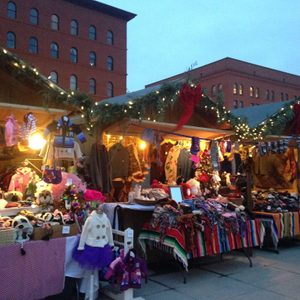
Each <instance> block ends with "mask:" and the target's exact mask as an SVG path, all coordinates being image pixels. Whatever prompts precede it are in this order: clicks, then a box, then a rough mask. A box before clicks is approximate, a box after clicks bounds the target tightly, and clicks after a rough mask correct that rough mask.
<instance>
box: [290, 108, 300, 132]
mask: <svg viewBox="0 0 300 300" xmlns="http://www.w3.org/2000/svg"><path fill="white" fill-rule="evenodd" d="M293 111H294V119H293V122H292V125H291V132H292V133H293V134H299V133H300V104H294V107H293Z"/></svg>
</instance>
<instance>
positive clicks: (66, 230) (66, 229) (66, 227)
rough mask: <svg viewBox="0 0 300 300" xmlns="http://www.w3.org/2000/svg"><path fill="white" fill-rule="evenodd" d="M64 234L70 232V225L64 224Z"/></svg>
mask: <svg viewBox="0 0 300 300" xmlns="http://www.w3.org/2000/svg"><path fill="white" fill-rule="evenodd" d="M62 234H70V226H63V227H62Z"/></svg>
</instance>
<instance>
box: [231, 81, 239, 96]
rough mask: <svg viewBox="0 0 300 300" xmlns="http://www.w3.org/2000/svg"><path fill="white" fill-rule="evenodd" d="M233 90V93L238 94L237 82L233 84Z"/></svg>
mask: <svg viewBox="0 0 300 300" xmlns="http://www.w3.org/2000/svg"><path fill="white" fill-rule="evenodd" d="M232 92H233V95H237V93H238V85H237V83H235V84H234V85H233V90H232Z"/></svg>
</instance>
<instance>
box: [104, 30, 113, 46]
mask: <svg viewBox="0 0 300 300" xmlns="http://www.w3.org/2000/svg"><path fill="white" fill-rule="evenodd" d="M106 43H107V44H108V45H113V44H114V33H113V32H112V31H110V30H108V31H107V33H106Z"/></svg>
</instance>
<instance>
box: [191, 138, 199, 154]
mask: <svg viewBox="0 0 300 300" xmlns="http://www.w3.org/2000/svg"><path fill="white" fill-rule="evenodd" d="M199 151H200V139H199V138H198V137H194V136H193V137H192V145H191V150H190V152H191V153H192V154H194V155H196V154H197V153H198V152H199Z"/></svg>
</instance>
